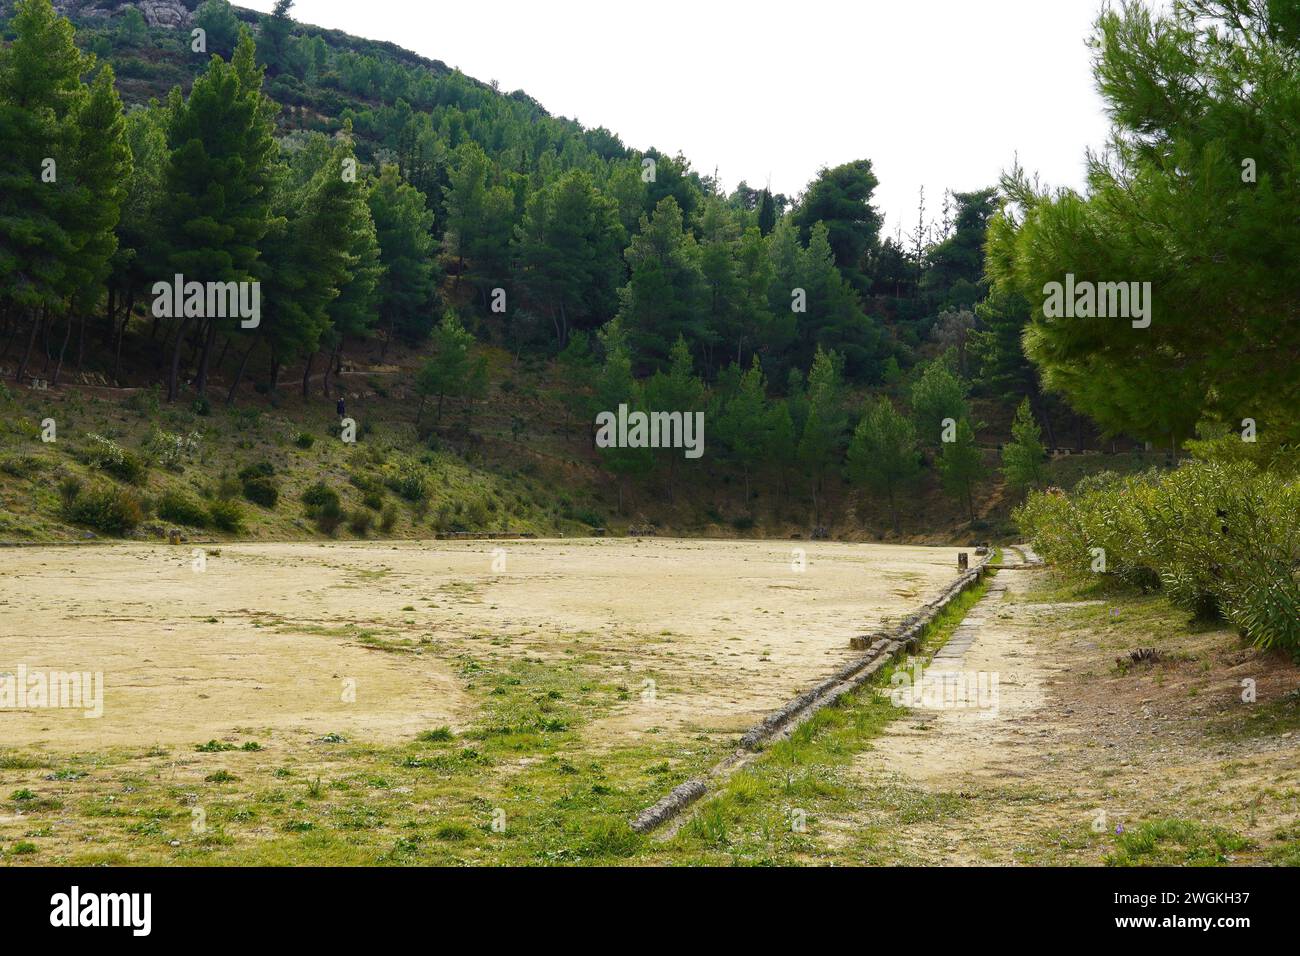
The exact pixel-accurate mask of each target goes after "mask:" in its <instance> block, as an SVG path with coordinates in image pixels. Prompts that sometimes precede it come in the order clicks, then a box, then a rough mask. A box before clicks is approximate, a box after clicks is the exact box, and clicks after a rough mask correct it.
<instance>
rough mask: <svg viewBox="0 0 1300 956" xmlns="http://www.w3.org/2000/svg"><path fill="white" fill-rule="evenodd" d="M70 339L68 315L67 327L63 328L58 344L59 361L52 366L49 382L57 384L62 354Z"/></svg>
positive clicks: (70, 322) (66, 349) (70, 328)
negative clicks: (52, 372) (52, 374)
mask: <svg viewBox="0 0 1300 956" xmlns="http://www.w3.org/2000/svg"><path fill="white" fill-rule="evenodd" d="M71 339H72V316H71V315H69V316H68V325H67V328H65V329H64V330H63V344H62V345H60V346H59V361H58V364H56V365H55V366H54V376H53V377H52V378H51V379H50V384H52V385H58V384H59V375H60V373H62V371H63V356H64V354H65V353H66V352H67V351H68V342H69V341H70V340H71Z"/></svg>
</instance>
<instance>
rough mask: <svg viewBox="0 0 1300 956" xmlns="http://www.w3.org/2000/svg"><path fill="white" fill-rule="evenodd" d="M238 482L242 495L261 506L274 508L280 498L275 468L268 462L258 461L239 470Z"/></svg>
mask: <svg viewBox="0 0 1300 956" xmlns="http://www.w3.org/2000/svg"><path fill="white" fill-rule="evenodd" d="M238 477H239V482H240V485H241V489H240V490H241V491H242V492H243V495H244V497H245V498H246V499H247V500H248V501H251V502H252V503H253V504H255V505H261V506H262V507H263V508H274V507H275V505H276V503H277V502H278V501H279V500H280V483H279V482H278V481H276V479H275V469H274V468H273V467H271V465H270V463H268V462H265V461H259V462H257V463H255V464H252V465H248V466H247V467H246V468H242V469H240V471H239V476H238Z"/></svg>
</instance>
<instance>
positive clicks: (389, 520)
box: [379, 505, 397, 534]
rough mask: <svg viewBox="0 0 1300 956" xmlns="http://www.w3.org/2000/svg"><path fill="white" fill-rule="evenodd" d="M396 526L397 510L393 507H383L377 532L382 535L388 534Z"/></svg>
mask: <svg viewBox="0 0 1300 956" xmlns="http://www.w3.org/2000/svg"><path fill="white" fill-rule="evenodd" d="M396 524H397V508H396V507H395V506H393V505H385V506H384V510H383V512H382V513H381V514H380V516H379V530H380V531H382V532H383V533H384V534H390V533H392V530H393V527H394V526H395V525H396Z"/></svg>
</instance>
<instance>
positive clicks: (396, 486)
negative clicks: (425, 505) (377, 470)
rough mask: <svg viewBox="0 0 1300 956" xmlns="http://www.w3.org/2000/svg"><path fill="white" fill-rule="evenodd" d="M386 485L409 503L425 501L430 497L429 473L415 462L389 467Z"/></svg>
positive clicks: (385, 479) (385, 480) (386, 474)
mask: <svg viewBox="0 0 1300 956" xmlns="http://www.w3.org/2000/svg"><path fill="white" fill-rule="evenodd" d="M385 471H386V473H385V475H384V484H386V485H387V486H388V487H389V488H390V489H392V490H393V492H394V493H395V494H397V495H400V496H401V497H402V498H404V499H405V500H407V501H424V500H425V499H427V498H428V497H429V473H428V471H426V470H425V469H424V468H423V467H421V466H420V465H417V464H415V463H414V462H409V461H406V462H401V463H400V464H398V465H397V466H395V467H389V468H387V469H386V470H385Z"/></svg>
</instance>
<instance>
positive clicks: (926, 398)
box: [912, 353, 970, 447]
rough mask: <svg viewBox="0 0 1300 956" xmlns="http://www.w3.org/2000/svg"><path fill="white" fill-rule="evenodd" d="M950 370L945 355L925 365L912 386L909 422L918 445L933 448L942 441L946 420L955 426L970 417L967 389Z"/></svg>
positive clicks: (949, 363)
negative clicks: (919, 440)
mask: <svg viewBox="0 0 1300 956" xmlns="http://www.w3.org/2000/svg"><path fill="white" fill-rule="evenodd" d="M952 366H953V356H952V354H951V353H945V354H944V355H941V356H939V357H938V358H936V359H935V360H934V361H932V362H930V363H928V364H927V365H925V366H924V367H923V368H922V370H921V375H920V378H918V379H917V380H916V381H915V382H914V383H913V384H912V421H913V422H915V423H916V433H917V435H919V436H920V438H921V441H922V442H924V443H925V444H926V445H930V446H932V447H933V446H938V445H939V444H940V442H941V440H942V439H943V431H944V422H945V420H947V419H952V421H953V422H954V423H956V422H958V421H961V420H962V419H964V418H966V417H967V415H968V414H969V411H968V407H967V402H966V395H967V392H968V391H969V390H970V389H969V386H968V385H967V384H966V382H965V381H963V380H962V378H961V377H960V376H959V375H957V373H956V372H955V371H953V367H952Z"/></svg>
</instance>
